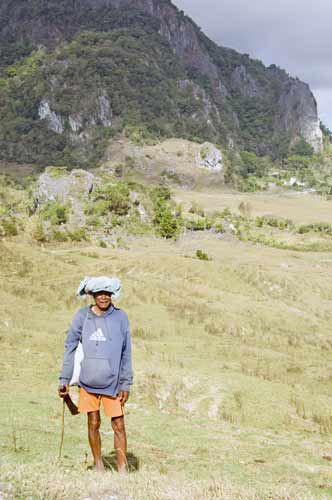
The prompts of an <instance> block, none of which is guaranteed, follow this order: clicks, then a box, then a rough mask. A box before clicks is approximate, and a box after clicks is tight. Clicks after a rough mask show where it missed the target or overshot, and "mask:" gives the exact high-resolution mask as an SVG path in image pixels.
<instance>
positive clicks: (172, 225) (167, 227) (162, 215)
mask: <svg viewBox="0 0 332 500" xmlns="http://www.w3.org/2000/svg"><path fill="white" fill-rule="evenodd" d="M154 223H155V225H156V226H157V232H158V234H160V236H162V237H163V238H167V239H170V238H176V237H177V236H178V234H179V230H180V224H179V222H178V219H177V218H176V217H175V216H174V215H173V213H172V211H171V209H170V207H169V206H168V205H166V204H160V205H159V206H158V207H157V208H156V209H155V217H154Z"/></svg>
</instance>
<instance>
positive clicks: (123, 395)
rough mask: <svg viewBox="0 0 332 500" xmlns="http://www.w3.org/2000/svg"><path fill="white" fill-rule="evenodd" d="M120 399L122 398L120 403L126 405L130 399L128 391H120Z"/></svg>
mask: <svg viewBox="0 0 332 500" xmlns="http://www.w3.org/2000/svg"><path fill="white" fill-rule="evenodd" d="M118 397H119V398H120V403H121V404H122V405H124V404H125V403H127V401H128V399H129V392H128V391H120V392H119V394H118Z"/></svg>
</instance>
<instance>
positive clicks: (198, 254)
mask: <svg viewBox="0 0 332 500" xmlns="http://www.w3.org/2000/svg"><path fill="white" fill-rule="evenodd" d="M196 257H197V259H199V260H211V258H210V257H209V256H208V254H207V253H205V252H203V250H196Z"/></svg>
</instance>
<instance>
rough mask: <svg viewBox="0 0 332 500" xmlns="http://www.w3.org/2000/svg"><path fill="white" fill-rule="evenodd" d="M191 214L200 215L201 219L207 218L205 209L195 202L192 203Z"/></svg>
mask: <svg viewBox="0 0 332 500" xmlns="http://www.w3.org/2000/svg"><path fill="white" fill-rule="evenodd" d="M189 213H190V214H195V215H199V216H200V217H205V213H204V210H203V208H202V207H201V206H200V205H199V204H198V203H196V202H195V201H193V202H192V204H191V207H190V209H189Z"/></svg>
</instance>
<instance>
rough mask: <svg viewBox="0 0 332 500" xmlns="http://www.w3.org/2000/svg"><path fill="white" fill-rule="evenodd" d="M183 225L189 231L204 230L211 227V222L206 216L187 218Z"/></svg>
mask: <svg viewBox="0 0 332 500" xmlns="http://www.w3.org/2000/svg"><path fill="white" fill-rule="evenodd" d="M185 227H186V229H188V230H189V231H205V230H207V229H211V227H212V223H211V221H210V220H209V219H207V218H206V217H200V218H199V219H187V220H186V221H185Z"/></svg>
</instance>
